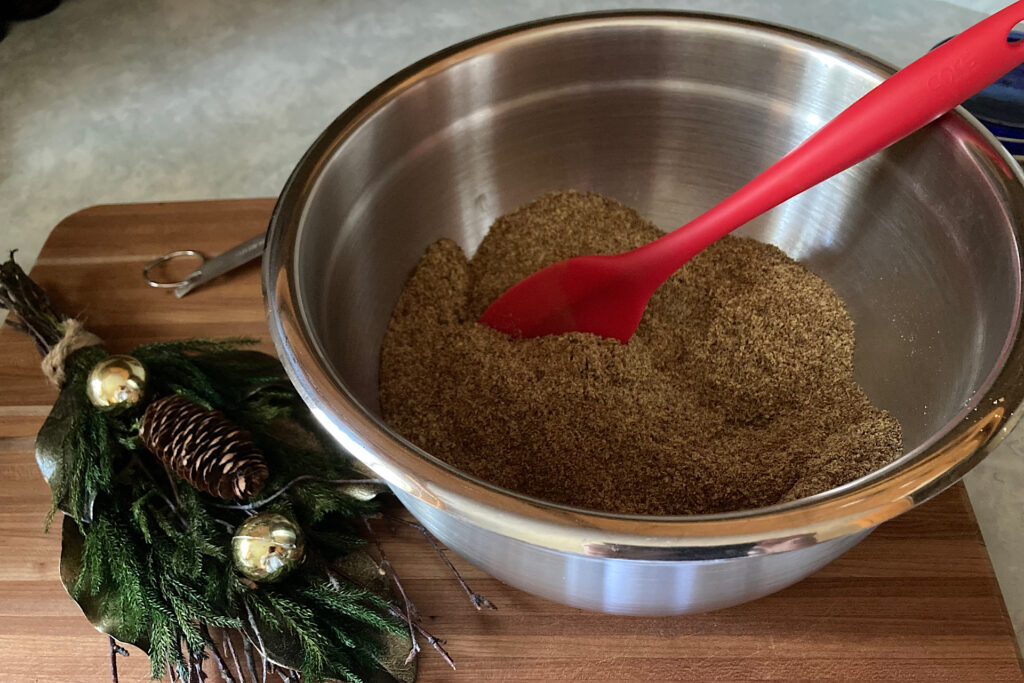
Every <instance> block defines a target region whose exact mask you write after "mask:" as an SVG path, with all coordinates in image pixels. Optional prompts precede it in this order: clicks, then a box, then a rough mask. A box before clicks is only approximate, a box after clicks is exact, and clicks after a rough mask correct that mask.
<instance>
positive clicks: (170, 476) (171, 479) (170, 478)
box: [164, 465, 181, 508]
mask: <svg viewBox="0 0 1024 683" xmlns="http://www.w3.org/2000/svg"><path fill="white" fill-rule="evenodd" d="M164 471H165V472H167V481H168V482H169V483H170V485H171V493H173V494H174V501H175V502H176V503H177V504H178V507H179V508H180V507H181V497H180V496H179V495H178V485H177V484H175V483H174V472H171V468H170V467H168V466H167V465H164Z"/></svg>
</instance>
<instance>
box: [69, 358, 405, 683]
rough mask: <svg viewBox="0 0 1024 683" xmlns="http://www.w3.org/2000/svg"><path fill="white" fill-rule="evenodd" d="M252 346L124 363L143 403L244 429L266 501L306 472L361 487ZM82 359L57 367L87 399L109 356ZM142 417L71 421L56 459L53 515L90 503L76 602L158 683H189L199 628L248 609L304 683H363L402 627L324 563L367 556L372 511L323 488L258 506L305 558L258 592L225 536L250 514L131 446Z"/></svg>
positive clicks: (201, 642)
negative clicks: (175, 402) (137, 651)
mask: <svg viewBox="0 0 1024 683" xmlns="http://www.w3.org/2000/svg"><path fill="white" fill-rule="evenodd" d="M252 343H253V341H252V340H242V339H239V340H225V341H212V340H186V341H178V342H170V343H161V344H147V345H145V346H142V347H139V348H137V349H135V350H134V351H132V355H134V356H135V357H137V358H138V359H139V360H141V361H142V362H143V363H144V364H145V365H146V368H147V372H148V382H149V386H148V394H147V395H148V396H149V397H153V396H161V395H166V394H168V393H170V392H176V393H179V394H182V395H185V396H187V397H189V398H190V399H192V400H194V401H196V402H197V403H200V404H202V405H204V406H207V407H209V408H214V409H217V410H220V411H222V412H223V413H224V414H225V415H226V416H227V417H228V419H230V420H232V421H234V422H235V423H236V424H238V425H239V426H241V427H243V428H245V429H247V430H249V431H250V432H251V433H252V435H253V438H254V439H255V441H256V442H257V444H258V446H259V447H260V449H261V450H262V451H263V453H264V455H265V457H266V459H267V462H268V467H269V470H270V473H271V476H270V478H269V480H268V482H267V484H266V488H265V490H264V491H263V493H262V496H263V497H268V496H270V495H273V494H274V493H275V492H277V491H279V490H281V489H282V488H283V487H285V486H286V485H287V484H289V482H291V481H292V480H293V479H295V478H296V477H298V476H300V475H304V474H308V473H310V472H316V473H317V475H318V476H321V477H323V478H324V479H350V478H357V477H359V476H360V475H359V474H358V473H357V472H355V471H353V470H352V468H351V467H350V466H349V465H347V463H346V460H345V458H344V457H343V456H342V455H341V454H339V453H338V452H337V451H336V450H335V448H334V447H333V446H332V445H331V442H330V439H328V438H327V437H326V436H325V435H324V434H323V433H322V431H321V430H320V428H319V426H318V425H317V424H316V422H315V420H314V419H313V418H312V416H311V415H310V414H309V411H308V410H307V409H306V408H305V406H304V405H303V404H302V402H301V400H300V399H299V398H298V396H297V395H296V394H295V392H294V390H293V389H291V387H290V385H287V384H286V383H283V379H284V374H283V371H282V369H281V367H280V364H279V363H278V362H277V361H276V360H275V359H273V358H271V357H269V356H266V355H264V354H259V353H255V352H252V351H248V350H243V349H241V348H240V347H242V346H246V345H250V344H252ZM84 351H85V352H81V351H80V352H76V354H73V356H72V362H69V364H68V367H67V368H66V370H67V372H68V379H67V381H66V382H65V387H64V390H65V391H82V392H84V390H85V387H84V384H85V377H86V375H87V373H88V371H89V369H90V368H91V367H92V365H93V364H94V363H95V362H96V360H97V359H98V358H101V357H102V356H103V355H104V354H105V352H104V351H103V350H102V349H100V348H99V347H93V348H92V349H86V350H84ZM143 408H144V407H143V406H139V407H138V408H137V409H134V410H130V411H127V412H126V413H123V414H120V415H112V414H110V413H103V412H100V411H98V410H94V409H92V408H91V407H88V408H86V409H80V410H78V411H77V412H76V413H75V414H74V416H73V419H72V420H70V421H69V423H68V424H67V428H66V432H65V436H64V439H65V440H64V441H63V442H62V443H61V449H62V452H66V453H68V454H70V455H69V456H68V457H66V458H65V461H64V462H62V463H61V467H60V468H59V476H55V477H54V478H52V479H51V486H52V488H53V500H54V509H55V510H56V509H57V507H58V505H59V506H60V507H61V509H64V510H68V511H82V510H85V509H87V507H88V503H89V502H90V501H93V500H95V503H94V505H93V518H92V520H91V521H90V522H85V521H81V520H80V521H79V524H78V526H79V529H80V531H81V534H82V536H83V544H82V552H81V558H80V561H81V572H80V574H79V575H78V577H77V579H75V580H74V582H73V585H71V586H70V587H69V592H70V593H71V594H72V596H73V597H75V598H76V599H79V600H85V599H86V598H87V597H88V598H90V599H93V600H98V602H99V603H100V605H101V608H102V609H103V610H104V611H105V613H106V614H108V615H116V618H117V619H118V622H117V625H116V629H115V631H116V637H117V638H119V639H122V640H125V641H127V642H137V643H141V644H142V645H143V646H144V647H146V648H147V650H148V653H149V656H150V666H151V673H152V675H153V677H154V678H160V677H163V676H165V675H166V672H167V667H168V666H169V667H172V668H173V669H175V670H177V671H179V672H181V673H182V674H183V675H184V676H186V677H187V670H188V663H189V659H188V657H193V658H194V657H205V655H204V654H203V653H204V651H205V648H206V647H207V645H208V644H209V640H208V636H207V635H206V632H207V630H208V627H217V628H222V629H240V628H243V625H247V624H248V623H249V620H248V613H249V612H250V611H251V613H252V614H253V615H254V616H255V617H257V618H258V619H259V620H260V622H261V623H263V624H266V625H270V626H265V628H274V629H277V630H280V631H281V632H282V633H284V634H286V635H287V637H288V638H291V639H293V640H294V641H295V642H297V643H299V644H300V646H301V652H302V666H301V673H302V676H303V680H308V681H321V680H324V679H325V678H334V679H337V680H345V681H358V680H363V679H364V678H370V677H372V672H373V671H374V670H376V669H379V668H380V666H381V665H380V664H379V663H378V659H377V658H378V657H379V656H380V655H381V652H382V639H383V636H384V635H385V634H401V633H403V625H402V623H401V622H399V621H398V620H396V619H395V618H394V617H393V616H392V615H391V613H390V610H389V607H388V603H387V601H386V599H384V598H382V597H381V596H378V595H376V594H374V593H372V592H370V591H368V590H365V589H362V588H359V587H356V586H353V585H350V584H348V583H344V582H343V583H341V584H340V586H338V587H335V586H333V585H331V584H328V583H327V582H326V580H325V571H326V569H325V567H324V562H325V561H324V560H323V559H322V558H339V557H341V556H343V555H345V554H347V553H349V552H351V551H352V550H354V549H356V548H359V547H360V546H362V545H363V544H364V543H365V541H364V540H363V539H362V538H361V537H360V536H359V535H358V529H359V526H358V524H357V523H358V522H359V520H360V517H361V516H362V515H366V514H372V513H373V512H374V511H375V510H376V508H377V506H376V504H375V503H374V502H372V501H369V502H368V501H363V500H358V499H356V498H353V497H350V496H348V495H346V494H344V493H342V492H341V491H340V490H338V489H337V488H336V487H335V486H333V485H330V484H328V483H324V482H322V481H313V480H311V481H303V482H300V483H297V484H295V485H294V486H291V487H289V488H287V490H285V492H284V493H283V494H282V495H280V496H278V497H276V498H275V499H274V500H273V501H272V502H271V503H269V504H267V505H266V506H262V507H261V508H260V510H261V511H280V512H283V513H285V514H288V515H289V516H291V517H292V518H293V519H295V520H296V521H297V522H298V523H299V524H300V526H302V528H303V529H304V531H305V533H306V538H307V546H308V548H309V556H310V559H309V560H308V561H307V563H306V565H305V566H304V567H303V568H302V569H301V570H299V571H297V572H295V573H294V574H292V575H291V576H290V577H288V578H287V579H286V580H285V581H283V582H281V583H279V584H271V585H263V586H260V587H259V588H258V589H256V590H253V589H251V588H250V587H247V586H246V585H245V584H244V583H243V582H242V581H241V580H240V579H239V577H238V575H237V574H236V573H235V572H234V570H233V568H232V566H231V557H230V544H231V531H232V530H233V529H234V528H235V527H237V525H239V524H241V522H243V521H244V520H245V518H246V516H247V514H248V513H247V512H246V511H245V510H242V509H236V508H230V507H229V508H225V507H224V506H223V504H224V501H220V500H217V499H213V498H211V497H210V496H208V495H206V494H204V493H200V492H199V491H197V490H196V489H194V488H192V487H191V486H190V485H189V484H187V483H186V482H184V481H182V480H181V479H179V478H178V477H177V476H175V475H173V474H170V473H169V472H168V470H166V469H165V468H164V467H163V466H162V465H161V464H160V463H159V462H158V461H157V460H156V459H155V458H154V457H153V456H152V455H151V454H150V453H149V452H148V451H146V450H145V449H144V448H143V447H142V446H141V443H140V441H139V439H138V436H137V431H138V425H139V421H140V417H141V413H142V410H143ZM259 500H260V499H257V500H255V501H253V502H254V503H256V504H258V503H259Z"/></svg>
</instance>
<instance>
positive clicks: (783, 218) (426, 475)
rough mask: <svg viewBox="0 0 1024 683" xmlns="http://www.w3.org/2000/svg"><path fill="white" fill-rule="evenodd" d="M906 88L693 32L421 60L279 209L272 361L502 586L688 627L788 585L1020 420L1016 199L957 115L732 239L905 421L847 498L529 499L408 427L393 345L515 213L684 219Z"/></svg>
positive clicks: (646, 29) (325, 152)
mask: <svg viewBox="0 0 1024 683" xmlns="http://www.w3.org/2000/svg"><path fill="white" fill-rule="evenodd" d="M1007 28H1008V29H1009V27H1007ZM889 73H891V68H890V67H888V66H886V65H885V64H883V63H880V62H878V61H877V60H875V59H874V58H872V57H870V56H868V55H865V54H862V53H860V52H857V51H856V50H853V49H850V48H848V47H844V46H842V45H837V44H835V43H833V42H830V41H827V40H823V39H821V38H817V37H814V36H810V35H806V34H803V33H798V32H795V31H792V30H789V29H786V28H782V27H778V26H771V25H767V24H761V23H756V22H751V21H745V20H741V19H731V18H725V17H718V16H709V15H698V14H664V13H640V14H635V13H630V14H604V15H583V16H576V17H566V18H559V19H553V20H550V21H544V22H540V23H535V24H530V25H526V26H521V27H516V28H512V29H509V30H506V31H501V32H498V33H494V34H490V35H487V36H483V37H481V38H478V39H475V40H472V41H469V42H467V43H463V44H461V45H457V46H455V47H452V48H450V49H447V50H445V51H443V52H440V53H438V54H436V55H434V56H432V57H429V58H427V59H425V60H423V61H421V62H419V63H417V64H415V65H413V66H411V67H409V68H408V69H406V70H405V71H402V72H401V73H399V74H397V75H396V76H394V77H392V78H391V79H389V80H387V81H385V82H384V83H382V84H381V85H380V86H378V87H377V88H375V89H374V90H372V91H371V92H370V93H368V94H367V95H366V96H365V97H363V98H362V99H360V100H359V101H358V102H356V103H355V104H354V105H352V107H350V108H349V109H348V110H347V111H345V112H344V113H343V114H342V115H341V116H340V117H339V118H338V119H337V120H336V121H334V123H332V124H331V126H330V127H329V128H328V129H327V130H326V131H325V132H324V134H323V135H322V136H321V137H320V138H319V139H318V140H317V141H316V142H315V144H314V145H313V146H312V147H311V148H310V150H309V152H308V153H307V154H306V156H305V157H304V158H303V159H302V161H301V162H300V163H299V165H298V167H297V168H296V170H295V172H294V174H293V175H292V177H291V179H290V180H289V181H288V183H287V185H286V187H285V188H284V190H283V192H282V194H281V197H280V200H279V202H278V204H277V208H276V209H275V211H274V215H273V218H272V220H271V225H270V232H269V237H268V245H267V246H268V249H267V255H266V257H265V260H264V286H265V295H266V303H267V309H268V313H269V319H270V326H271V330H272V334H273V337H274V341H275V343H276V344H277V348H278V350H279V351H280V354H281V357H282V359H283V360H284V363H285V365H286V366H287V368H288V371H289V373H290V374H291V377H292V378H293V379H294V381H295V383H296V385H297V386H298V388H299V391H300V392H301V393H302V396H303V397H304V399H305V400H306V401H307V402H308V404H309V405H310V406H311V407H312V408H313V410H314V411H315V413H316V415H317V416H318V418H319V419H320V420H321V421H322V422H323V424H324V425H325V426H326V427H327V429H328V430H329V431H330V432H331V434H332V435H333V436H334V437H335V438H336V439H337V440H338V442H339V443H340V444H341V446H343V447H344V448H345V449H346V450H347V451H348V452H350V453H352V454H353V455H354V456H355V457H357V458H359V459H360V460H362V461H363V462H364V463H366V464H367V465H369V466H370V467H371V468H372V469H373V470H374V471H375V472H377V473H378V474H379V475H380V476H381V477H383V478H384V479H386V480H387V482H388V483H389V484H390V485H391V487H392V488H393V489H394V491H395V493H396V494H397V495H398V497H399V498H400V499H401V501H402V502H403V503H404V504H405V505H406V506H407V507H408V508H409V510H411V511H412V513H413V514H414V515H415V516H416V517H417V518H418V519H419V520H421V521H422V522H423V524H424V525H426V526H427V528H429V529H430V530H431V531H433V532H434V533H435V534H436V535H437V536H438V537H439V538H440V539H441V540H442V541H444V542H445V543H446V544H448V545H449V546H450V547H451V548H453V549H454V550H455V551H456V552H458V553H459V554H460V555H462V556H463V557H464V558H466V559H467V560H469V561H470V562H472V563H473V564H475V565H477V566H479V567H481V568H482V569H484V570H485V571H487V572H489V573H491V574H492V575H494V576H496V577H497V578H499V579H501V580H503V581H505V582H507V583H509V584H512V585H514V586H517V587H519V588H522V589H523V590H526V591H529V592H532V593H536V594H538V595H542V596H544V597H547V598H550V599H552V600H557V601H559V602H564V603H567V604H570V605H576V606H580V607H585V608H589V609H594V610H601V611H606V612H617V613H624V614H672V613H681V612H690V611H700V610H709V609H715V608H719V607H724V606H727V605H732V604H736V603H739V602H743V601H746V600H751V599H753V598H757V597H759V596H762V595H765V594H767V593H770V592H772V591H776V590H778V589H780V588H783V587H784V586H787V585H789V584H791V583H793V582H795V581H798V580H799V579H801V578H803V577H805V576H807V575H808V574H810V573H811V572H813V571H815V570H817V569H818V568H820V567H822V566H823V565H825V564H826V563H827V562H829V561H831V560H832V559H834V558H835V557H837V556H838V555H840V554H841V553H843V552H844V551H846V550H847V549H849V548H850V547H852V546H853V545H854V544H856V543H857V542H858V541H860V540H861V539H863V538H864V537H865V536H866V535H867V534H868V533H869V532H870V531H871V529H873V528H874V527H875V526H877V525H878V524H880V523H882V522H884V521H886V520H888V519H890V518H892V517H894V516H896V515H898V514H900V513H902V512H905V511H906V510H909V509H910V508H912V507H914V506H915V505H917V504H918V503H920V502H922V501H924V500H926V499H928V498H929V497H931V496H934V495H935V494H936V493H938V492H939V491H941V490H943V489H944V488H946V487H948V486H949V485H951V484H952V483H953V482H955V481H957V480H958V479H959V478H960V477H961V476H962V475H963V474H964V473H965V472H966V471H967V470H968V469H969V468H970V467H971V466H972V465H973V464H975V463H976V462H977V461H978V460H979V459H980V458H981V457H982V455H983V454H984V453H985V452H987V451H988V450H989V449H990V448H992V446H993V445H994V444H995V442H996V441H997V440H998V439H999V437H1001V436H1002V435H1004V434H1005V433H1006V432H1007V431H1008V430H1009V429H1010V427H1012V426H1013V424H1014V423H1015V421H1016V418H1017V409H1018V406H1019V405H1020V403H1021V400H1022V386H1024V384H1022V381H1024V380H1022V377H1021V371H1022V348H1021V344H1020V341H1019V339H1018V329H1019V324H1020V317H1021V258H1020V226H1021V225H1022V222H1024V188H1022V183H1021V173H1020V170H1019V168H1018V167H1017V166H1016V165H1015V164H1014V163H1013V161H1012V160H1011V159H1010V158H1009V156H1007V154H1006V153H1005V152H1004V151H1003V150H1002V149H1001V148H1000V147H999V146H998V145H997V144H994V141H993V139H992V138H991V137H990V136H989V135H988V133H986V132H985V131H984V130H983V129H982V128H981V127H980V126H979V125H977V124H976V123H975V122H974V121H973V120H972V119H970V118H969V117H968V116H967V115H965V114H964V113H963V112H961V111H958V112H956V113H954V114H951V115H949V116H947V117H945V118H944V119H942V120H941V121H940V122H938V123H936V124H933V125H932V126H930V127H929V128H927V129H926V130H924V131H922V132H920V133H918V134H916V135H914V136H912V137H911V138H909V139H907V140H905V141H904V142H902V143H900V144H899V145H897V146H895V147H893V148H891V149H890V150H888V151H886V152H885V153H883V154H881V155H879V156H876V157H875V158H872V159H870V160H868V161H867V162H865V163H862V164H860V165H859V166H857V167H856V168H854V169H851V170H850V171H848V172H846V173H843V174H841V175H840V176H837V177H836V178H834V179H833V180H831V181H829V182H827V183H825V184H823V185H821V186H819V187H817V188H815V189H813V190H811V191H809V192H807V193H805V194H803V195H801V196H800V197H797V198H795V199H793V200H791V201H790V202H788V203H787V204H785V205H784V206H782V207H781V208H779V209H777V210H776V211H774V212H773V213H771V214H769V215H767V216H765V217H764V218H762V219H760V220H758V221H755V222H754V223H752V224H750V225H748V226H746V227H745V228H744V229H743V231H742V234H746V235H750V236H754V237H757V238H758V239H761V240H765V241H768V242H771V243H774V244H776V245H778V246H779V247H781V248H782V249H784V250H785V251H786V252H787V253H788V254H789V255H790V256H792V257H794V258H796V259H798V260H800V261H801V262H803V263H804V264H806V265H807V266H809V267H810V268H811V269H813V270H814V271H815V272H817V273H818V274H820V275H821V276H823V277H824V278H825V279H826V280H827V281H828V282H829V283H831V284H832V286H833V287H835V289H836V290H837V291H838V292H839V294H840V295H841V296H842V297H843V298H844V299H845V300H846V302H847V303H848V305H849V309H850V312H851V314H852V316H853V318H854V320H855V322H856V331H857V350H856V368H857V379H858V380H859V381H860V382H861V384H862V385H863V387H864V388H865V390H866V391H867V393H868V395H869V396H870V397H871V398H872V399H873V400H874V401H875V402H876V404H878V405H880V406H882V407H884V408H886V409H888V410H889V411H891V412H892V413H893V414H894V415H895V416H896V417H897V418H899V420H900V422H901V423H902V425H903V433H904V440H905V444H906V454H905V455H904V456H903V457H902V458H901V459H900V460H899V461H898V462H896V463H894V464H893V465H891V466H889V467H886V468H885V469H884V470H881V471H879V472H876V473H874V474H872V475H871V476H868V477H865V478H863V479H861V480H858V481H856V482H853V483H851V484H848V485H846V486H843V487H841V488H839V489H835V490H832V491H829V492H827V493H824V494H820V495H817V496H814V497H812V498H807V499H803V500H799V501H796V502H793V503H789V504H785V505H778V506H774V507H770V508H764V509H758V510H749V511H744V512H737V513H733V514H720V515H707V516H691V517H673V518H653V517H628V516H616V515H608V514H599V513H594V512H587V511H584V510H579V509H571V508H566V507H560V506H556V505H551V504H547V503H544V502H543V501H539V500H531V499H528V498H525V497H522V496H519V495H516V494H514V493H511V492H508V491H504V490H500V489H497V488H495V487H493V486H490V485H488V484H487V483H485V482H482V481H479V480H475V479H472V478H470V477H467V476H465V475H462V474H460V473H459V472H458V471H455V470H453V469H452V468H450V467H448V466H446V465H445V464H444V463H442V462H440V461H438V460H436V459H435V458H433V457H431V456H430V455H429V454H427V453H425V452H423V451H422V450H420V449H418V448H417V447H416V446H415V445H413V444H411V443H409V442H407V441H405V440H404V439H402V437H400V436H399V435H397V434H396V433H394V432H393V431H391V430H390V429H389V428H388V427H387V426H386V425H385V424H384V423H383V422H382V421H381V419H380V415H379V410H378V402H377V369H378V349H379V346H380V342H381V339H382V336H383V334H384V330H385V328H386V326H387V322H388V318H389V316H390V313H391V308H392V306H393V305H394V303H395V300H396V299H397V297H398V294H399V291H400V290H401V288H402V285H403V283H404V282H405V280H406V278H407V277H408V275H409V273H410V272H411V269H412V268H413V267H414V265H415V264H416V262H417V260H418V259H419V257H420V256H421V255H422V253H423V251H424V249H425V248H426V246H427V245H428V244H430V243H431V242H433V241H435V240H437V239H439V238H441V237H450V238H452V239H454V240H456V241H457V242H459V244H461V245H462V247H463V248H464V249H465V250H466V251H467V252H468V253H472V252H473V250H474V249H475V247H476V246H477V244H478V243H479V241H480V239H481V238H482V237H483V235H484V233H485V232H486V231H487V228H488V226H489V225H490V224H491V222H492V221H493V220H494V219H495V217H497V216H498V215H499V214H501V213H503V212H506V211H509V210H510V209H513V208H515V207H517V206H519V205H521V204H523V203H525V202H527V201H529V200H531V199H533V198H535V197H536V196H538V195H540V194H542V193H544V192H549V191H552V190H556V189H561V188H576V189H581V190H593V191H596V192H601V193H604V194H607V195H610V196H612V197H616V198H618V199H620V200H622V201H624V202H626V203H627V204H630V205H632V206H634V207H636V208H637V209H638V210H639V211H640V212H641V213H642V214H643V215H645V216H647V217H649V218H650V219H652V220H653V221H655V222H656V223H657V224H658V225H660V226H661V227H663V228H665V229H672V228H675V227H676V226H678V225H680V224H682V223H685V222H686V221H687V220H689V219H690V218H692V217H694V216H696V215H697V214H698V213H700V212H702V211H704V210H705V209H707V208H708V207H710V206H711V205H713V204H714V203H716V202H718V201H719V200H721V199H723V198H724V197H725V196H726V195H728V194H729V193H730V192H732V191H733V190H735V189H736V188H737V187H739V186H740V185H741V184H743V183H744V182H745V181H747V180H749V179H750V178H751V177H753V176H754V175H755V174H756V173H758V172H759V171H761V170H762V169H763V168H765V167H766V166H768V164H769V163H770V162H772V161H774V160H775V159H776V158H778V157H779V156H781V155H782V154H783V153H785V152H786V151H788V150H789V149H790V148H792V147H793V146H795V145H796V144H797V143H799V142H800V141H801V140H803V139H804V138H805V137H806V136H807V135H808V134H810V133H811V132H812V131H814V130H815V129H816V128H817V127H818V126H820V125H821V123H822V122H823V121H825V120H827V119H829V118H830V117H832V116H834V115H835V114H837V113H838V112H839V111H840V110H842V109H843V108H844V107H846V106H847V105H848V104H849V103H850V102H852V101H853V100H854V99H855V98H856V97H858V96H860V95H861V94H863V93H864V92H866V91H867V90H869V89H870V88H871V87H872V86H874V85H875V84H877V83H878V82H879V81H880V80H882V79H883V78H884V77H885V76H886V75H887V74H889ZM567 457H572V455H571V454H567Z"/></svg>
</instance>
